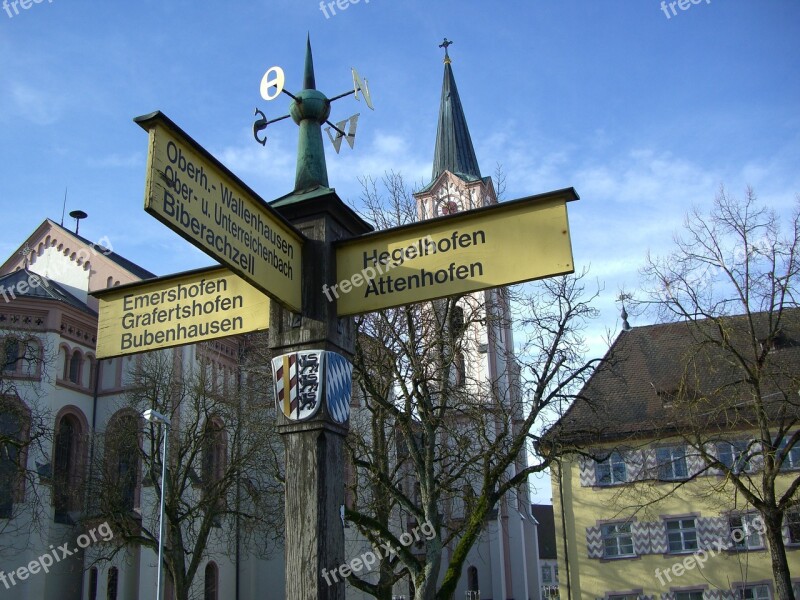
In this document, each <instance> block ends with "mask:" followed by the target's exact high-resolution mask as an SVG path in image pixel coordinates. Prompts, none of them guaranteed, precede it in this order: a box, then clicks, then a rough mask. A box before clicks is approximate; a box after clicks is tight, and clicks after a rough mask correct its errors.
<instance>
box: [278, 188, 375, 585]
mask: <svg viewBox="0 0 800 600" xmlns="http://www.w3.org/2000/svg"><path fill="white" fill-rule="evenodd" d="M292 200H294V199H293V198H292V199H289V198H287V203H286V204H284V205H281V204H280V201H279V202H278V203H276V205H275V208H276V209H277V210H278V211H279V212H281V213H282V214H283V215H284V216H285V217H286V218H287V219H288V220H289V221H290V222H291V223H292V224H293V225H294V226H295V227H296V228H297V229H298V230H300V231H301V232H302V233H303V234H304V235H305V236H306V237H307V239H308V241H307V242H306V244H305V247H304V249H303V273H304V281H303V314H302V315H298V314H295V313H292V312H290V311H288V310H287V309H285V308H283V307H281V306H280V305H279V304H278V303H273V304H272V305H271V308H270V329H269V337H270V348H271V349H272V352H273V356H279V355H282V354H287V353H290V352H297V351H301V350H329V351H334V352H338V353H339V354H342V355H344V356H347V357H350V356H352V353H353V350H354V344H355V331H354V324H353V319H352V318H344V319H338V318H337V317H336V304H335V302H332V301H330V300H328V298H327V297H326V295H325V294H324V293H323V287H322V286H323V284H327V285H328V286H329V287H330V286H333V285H334V284H335V283H336V281H335V276H336V263H335V255H334V252H333V246H332V243H333V242H334V241H335V240H338V239H344V238H349V237H352V236H353V235H358V234H361V233H365V232H367V231H369V230H370V227H369V226H368V225H367V224H366V223H365V222H363V221H362V220H361V219H360V218H359V217H358V216H357V215H356V214H355V213H354V212H353V211H352V210H350V209H349V208H348V207H347V206H346V205H345V204H344V203H343V202H342V201H341V200H340V199H339V197H338V196H336V194H335V192H333V191H332V190H329V189H328V188H321V189H320V193H319V194H318V195H317V196H316V197H314V198H312V199H308V198H305V199H303V200H302V201H297V202H292ZM331 297H333V296H332V295H331ZM334 299H335V298H334ZM277 412H278V431H279V432H280V434H281V435H282V436H283V440H284V447H285V449H286V542H285V543H286V549H285V557H286V598H288V599H289V600H309V599H312V598H313V599H317V598H320V599H331V600H332V599H343V598H344V597H345V584H344V582H343V581H342V579H341V577H337V578H336V579H338V581H336V580H335V579H334V578H333V577H330V576H329V577H328V578H327V580H326V578H325V577H324V576H323V569H325V570H326V572H331V571H334V570H336V569H338V567H339V565H342V564H344V563H345V561H346V560H347V557H345V556H344V523H343V522H342V517H341V514H342V510H343V506H344V483H345V482H344V460H345V455H344V440H345V436H346V435H347V431H348V426H347V424H346V423H345V424H344V425H340V424H338V423H336V422H335V421H334V419H333V418H332V417H331V415H330V414H329V413H328V410H327V406H326V404H325V400H324V398H323V402H322V407H321V408H320V410H319V412H318V413H317V414H316V415H315V417H313V418H312V419H310V420H307V421H300V422H298V421H290V420H289V419H287V418H286V417H285V416H284V415H283V414H282V413H281V412H280V411H277Z"/></svg>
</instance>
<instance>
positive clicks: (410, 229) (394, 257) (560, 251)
mask: <svg viewBox="0 0 800 600" xmlns="http://www.w3.org/2000/svg"><path fill="white" fill-rule="evenodd" d="M577 199H578V195H577V194H576V193H575V190H574V189H572V188H567V189H564V190H559V191H555V192H548V193H546V194H539V195H537V196H531V197H530V198H523V199H521V200H515V201H512V202H504V203H502V204H495V205H492V206H487V207H484V208H479V209H475V210H470V211H467V212H463V213H457V214H454V215H448V216H446V217H441V218H438V219H431V220H427V221H424V222H421V223H415V224H413V225H410V226H405V227H397V228H395V229H390V230H388V231H383V232H378V233H374V234H368V235H365V236H362V237H359V238H355V239H352V240H346V241H344V242H341V243H340V244H338V245H337V248H336V271H337V277H339V278H340V279H341V280H342V281H345V282H348V284H349V285H346V286H343V285H341V283H340V284H339V285H338V289H337V290H335V292H334V293H335V295H336V298H337V303H338V304H337V310H338V314H339V315H340V316H343V315H352V314H358V313H363V312H369V311H373V310H381V309H384V308H390V307H392V306H400V305H402V304H409V303H412V302H421V301H424V300H432V299H434V298H441V297H444V296H452V295H454V294H464V293H468V292H475V291H478V290H483V289H488V288H493V287H500V286H504V285H510V284H513V283H520V282H523V281H530V280H532V279H541V278H544V277H552V276H554V275H563V274H566V273H572V272H573V271H574V265H573V260H572V244H571V243H570V237H569V222H568V220H567V206H566V203H567V202H568V201H571V200H577ZM345 288H347V289H345Z"/></svg>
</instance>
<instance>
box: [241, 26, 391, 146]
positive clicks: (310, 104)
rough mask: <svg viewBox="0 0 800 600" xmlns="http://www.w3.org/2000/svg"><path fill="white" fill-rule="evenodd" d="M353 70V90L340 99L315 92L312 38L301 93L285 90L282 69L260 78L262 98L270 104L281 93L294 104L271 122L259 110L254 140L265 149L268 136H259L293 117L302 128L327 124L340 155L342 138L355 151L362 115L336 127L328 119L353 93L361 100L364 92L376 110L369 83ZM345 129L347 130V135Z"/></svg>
mask: <svg viewBox="0 0 800 600" xmlns="http://www.w3.org/2000/svg"><path fill="white" fill-rule="evenodd" d="M352 71H353V89H352V90H349V91H347V92H344V93H343V94H339V95H338V96H334V97H333V98H326V97H325V95H324V94H323V93H321V92H319V91H318V90H317V89H316V83H315V80H314V65H313V61H312V58H311V40H310V39H309V40H308V41H307V42H306V64H305V73H304V76H303V90H302V91H300V92H298V93H297V94H292V93H291V92H289V91H288V90H286V88H285V87H284V85H285V82H286V77H285V75H284V72H283V69H282V68H281V67H278V66H275V67H270V68H269V69H267V71H266V72H265V73H264V76H263V77H262V78H261V86H260V91H261V97H262V98H263V99H264V100H267V101H269V100H274V99H275V98H277V97H278V96H280V95H281V92H283V93H284V94H286V95H287V96H289V97H290V98H291V99H292V104H291V106H290V108H289V114H288V115H284V116H282V117H278V118H277V119H268V118H267V117H266V115H265V114H264V112H263V111H261V110H260V109H259V108H256V110H255V116H257V117H259V118H258V119H256V121H255V122H254V123H253V137H254V138H255V140H256V142H258V143H259V144H261V145H262V146H264V145H266V143H267V136H266V135H264V136H263V137H259V134H260V133H261V132H262V131H264V130H265V129H266V128H267V126H268V125H271V124H272V123H276V122H278V121H282V120H284V119H288V118H290V117H291V118H292V120H294V122H295V123H297V124H298V125H301V124H302V122H303V121H304V120H308V119H311V120H316V121H317V122H318V124H319V125H322V124H323V123H326V124H327V125H328V127H326V128H325V132H326V133H327V134H328V138H329V139H330V141H331V144H333V147H334V149H335V150H336V153H337V154H338V153H339V150H340V149H341V147H342V140H343V139H345V140H347V144H348V145H349V146H350V148H353V145H354V144H355V138H356V128H357V126H358V117H359V116H360V113H356V114H354V115H352V116H351V117H348V118H347V119H344V120H342V121H339V122H337V123H336V124H334V123H332V122H331V121H329V120H328V117H329V116H330V111H331V103H332V102H334V101H336V100H339V99H341V98H345V97H346V96H350V95H351V94H353V95H354V96H355V98H356V100H360V98H359V93H361V95H362V96H363V97H364V102H365V103H366V105H367V106H368V107H369V108H370V110H375V107H374V106H373V105H372V97H371V96H370V93H369V86H368V82H367V80H366V79H362V78H361V76H360V75H359V74H358V71H356V70H355V68H353V69H352ZM301 127H302V125H301ZM345 128H347V131H346V132H345ZM332 131H334V132H335V135H334V134H333V133H331V132H332Z"/></svg>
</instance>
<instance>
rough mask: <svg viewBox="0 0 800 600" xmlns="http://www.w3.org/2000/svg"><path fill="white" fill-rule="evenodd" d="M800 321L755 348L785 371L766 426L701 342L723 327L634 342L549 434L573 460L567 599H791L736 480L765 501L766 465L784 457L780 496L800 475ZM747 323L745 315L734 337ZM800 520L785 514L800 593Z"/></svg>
mask: <svg viewBox="0 0 800 600" xmlns="http://www.w3.org/2000/svg"><path fill="white" fill-rule="evenodd" d="M762 317H764V315H756V319H755V321H756V323H757V326H756V327H755V328H754V329H753V331H757V330H758V328H759V327H760V325H758V321H759V319H761V318H762ZM798 320H800V313H799V312H798V310H797V309H791V310H786V311H784V312H783V321H782V324H781V326H780V327H778V328H775V329H769V333H768V334H765V337H764V338H762V339H761V342H757V343H756V344H753V345H752V346H753V347H754V348H751V349H752V350H753V352H754V353H755V354H756V355H758V356H760V357H762V358H766V364H770V365H772V371H771V375H770V377H769V378H768V379H769V381H766V380H763V381H761V382H760V383H761V384H762V385H763V386H768V387H766V389H763V390H762V392H761V395H760V398H761V399H762V400H763V403H764V405H765V406H766V414H768V415H769V419H768V420H769V424H768V426H767V428H766V429H764V428H762V429H761V430H759V428H758V427H757V426H756V425H755V423H756V419H755V417H754V414H753V412H752V411H750V408H749V405H747V404H746V402H747V401H746V400H742V398H743V397H744V395H743V393H742V392H743V390H749V389H750V388H749V387H748V386H747V385H745V382H743V380H742V378H741V377H742V376H741V373H739V372H738V371H737V369H736V368H735V367H734V366H732V363H731V362H730V361H729V360H728V359H729V357H728V356H727V355H725V353H724V352H722V351H720V350H719V348H716V347H715V349H712V350H705V349H704V345H703V344H701V343H700V341H699V340H701V339H705V338H704V337H703V335H698V331H701V332H702V328H703V327H707V329H706V330H705V332H704V333H708V332H709V331H711V329H710V327H711V325H712V324H711V323H710V322H708V323H705V322H701V323H699V324H687V323H670V324H661V325H651V326H643V327H635V328H632V329H631V328H629V327H626V331H623V332H622V333H621V334H620V336H619V337H618V338H617V339H616V341H615V342H614V344H613V345H612V347H611V348H610V350H609V351H608V353H607V355H606V357H605V359H604V362H603V364H602V366H601V367H600V368H599V369H598V370H597V371H596V372H595V374H594V375H593V376H592V378H591V379H590V380H589V381H588V383H587V384H586V385H585V386H584V388H583V389H582V390H581V393H580V394H579V397H578V399H577V400H576V401H575V402H574V403H573V405H572V406H571V407H570V408H569V410H567V411H566V413H565V414H564V415H563V416H562V417H561V418H560V419H559V421H558V422H557V423H556V425H555V426H554V427H553V428H552V429H551V430H550V431H549V432H548V434H547V436H546V438H545V439H546V440H547V441H548V444H550V446H549V447H551V448H552V447H554V448H556V449H557V450H560V452H559V454H560V459H559V461H558V464H557V465H556V466H554V468H553V469H552V474H551V475H552V485H553V504H554V510H555V521H556V537H557V544H558V566H559V571H560V576H561V586H560V596H561V598H562V599H575V600H594V599H595V598H602V599H608V600H611V599H613V600H629V599H630V600H633V599H635V600H642V599H646V600H651V599H652V600H717V599H720V600H722V599H726V600H727V599H754V600H770V599H773V598H778V595H777V594H776V583H775V579H774V577H773V570H772V565H771V554H770V550H769V544H768V541H767V536H766V535H765V532H766V529H765V526H764V520H763V519H762V518H761V516H760V515H759V514H758V513H757V512H756V511H754V509H753V506H752V504H749V503H748V502H746V501H745V499H744V497H743V496H744V494H743V493H742V489H741V488H738V489H737V487H736V486H735V485H734V482H733V481H732V478H737V477H738V478H740V480H741V481H742V482H743V483H744V484H745V485H747V486H750V488H749V489H753V490H755V491H756V492H759V490H761V492H762V494H763V490H764V489H765V488H764V479H765V478H764V474H765V473H766V472H767V471H766V470H765V460H766V461H769V462H771V461H772V460H774V461H775V463H774V464H775V466H774V471H775V473H776V478H775V479H776V483H775V489H776V490H777V493H778V497H779V498H780V496H781V495H782V494H784V492H785V491H786V490H787V488H788V486H789V485H790V483H791V482H794V481H795V480H797V479H798V478H799V477H800V473H798V469H800V444H798V445H793V444H794V443H795V440H794V439H792V440H791V445H787V441H788V440H789V437H790V436H791V434H792V433H793V431H795V430H796V429H797V425H798V423H797V420H798V419H797V417H798V407H797V403H796V400H797V390H798V385H797V376H798V373H800V369H798V367H799V366H800V327H798V325H799V323H798ZM750 322H751V323H752V321H750ZM743 323H744V320H743V317H734V318H731V319H730V324H731V329H730V331H737V330H738V329H737V328H739V329H741V327H739V326H740V325H741V326H742V327H743ZM626 325H627V324H626ZM698 328H701V329H698ZM720 330H721V331H722V330H724V329H722V328H720ZM753 339H757V336H754V338H753ZM764 344H768V347H766V346H765V345H764ZM711 346H712V347H713V344H712V345H711ZM776 365H777V366H776ZM775 373H779V376H775ZM723 390H726V393H727V396H723V394H722V391H723ZM730 390H735V393H734V394H731V393H730ZM732 396H735V397H736V398H737V400H736V401H735V402H731V403H729V404H726V405H725V406H723V405H722V401H721V400H720V398H722V397H726V398H730V397H732ZM698 407H702V408H700V409H698ZM767 430H768V431H769V435H768V436H764V435H763V434H759V431H762V432H763V431H767ZM767 439H769V440H771V441H770V442H764V441H763V440H767ZM553 444H554V445H555V446H553ZM767 466H768V465H767ZM767 487H768V486H767ZM789 498H790V499H791V502H793V503H797V502H800V499H798V498H797V494H796V493H795V494H794V496H792V495H789ZM795 510H796V509H794V508H789V509H787V510H786V511H785V513H784V520H783V527H782V537H783V543H784V545H785V548H786V558H787V561H788V567H789V569H788V570H789V572H790V574H791V576H792V579H791V581H792V587H793V589H794V591H795V594H798V593H800V512H795Z"/></svg>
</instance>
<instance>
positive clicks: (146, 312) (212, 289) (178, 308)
mask: <svg viewBox="0 0 800 600" xmlns="http://www.w3.org/2000/svg"><path fill="white" fill-rule="evenodd" d="M93 295H94V296H96V297H97V298H98V299H99V301H100V317H99V322H98V327H97V358H110V357H113V356H121V355H123V354H134V353H136V352H146V351H148V350H156V349H157V348H170V347H172V346H180V345H183V344H193V343H196V342H203V341H206V340H212V339H215V338H219V337H226V336H229V335H238V334H240V333H247V332H249V331H258V330H261V329H267V328H268V327H269V298H268V297H267V296H265V295H264V294H262V293H261V292H260V291H259V290H257V289H256V288H254V287H253V286H251V285H250V284H249V283H247V282H246V281H245V280H243V279H242V278H240V277H239V276H237V275H236V274H234V273H232V272H231V271H230V270H228V269H226V268H224V267H212V268H210V269H199V270H197V271H190V272H187V273H179V274H177V275H170V276H168V277H159V278H157V279H151V280H149V281H145V282H142V283H132V284H128V285H121V286H118V287H114V288H109V289H107V290H102V291H100V292H95V293H94V294H93Z"/></svg>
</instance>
